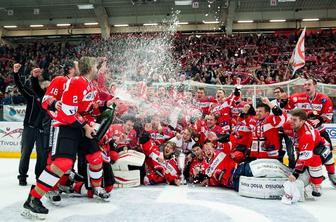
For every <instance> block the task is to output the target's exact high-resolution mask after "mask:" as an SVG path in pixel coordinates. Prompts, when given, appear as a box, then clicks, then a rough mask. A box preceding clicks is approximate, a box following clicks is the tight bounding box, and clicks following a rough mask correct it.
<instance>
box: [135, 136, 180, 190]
mask: <svg viewBox="0 0 336 222" xmlns="http://www.w3.org/2000/svg"><path fill="white" fill-rule="evenodd" d="M139 142H140V144H141V148H142V149H143V152H144V154H145V155H146V160H145V163H146V168H147V174H146V177H145V179H144V184H145V185H150V184H158V183H168V184H174V185H180V183H181V180H180V176H181V172H180V170H179V168H178V165H177V162H176V159H175V155H174V153H175V148H176V145H175V143H172V142H167V143H166V144H165V146H164V150H163V157H162V156H161V154H160V151H159V147H158V146H157V145H156V144H155V142H154V141H153V140H152V139H151V138H150V134H148V133H144V134H143V135H142V136H141V137H140V139H139Z"/></svg>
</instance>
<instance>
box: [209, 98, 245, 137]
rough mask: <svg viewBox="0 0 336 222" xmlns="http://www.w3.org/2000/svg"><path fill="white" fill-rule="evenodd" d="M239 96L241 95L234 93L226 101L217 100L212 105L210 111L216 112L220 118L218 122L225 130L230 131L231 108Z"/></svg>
mask: <svg viewBox="0 0 336 222" xmlns="http://www.w3.org/2000/svg"><path fill="white" fill-rule="evenodd" d="M238 98H239V96H234V95H233V93H232V94H231V95H230V96H229V97H227V98H226V99H225V100H224V102H220V103H218V102H216V103H212V104H211V105H210V113H213V114H215V115H216V116H217V117H218V119H217V123H218V125H220V126H221V127H223V131H224V132H225V133H226V132H229V131H230V130H231V128H230V126H231V120H232V115H231V109H232V106H233V104H234V103H235V101H236V100H237V99H238Z"/></svg>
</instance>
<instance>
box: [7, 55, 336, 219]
mask: <svg viewBox="0 0 336 222" xmlns="http://www.w3.org/2000/svg"><path fill="white" fill-rule="evenodd" d="M98 64H99V66H101V68H100V70H98V69H97V65H98ZM105 66H106V61H105V60H104V59H101V58H99V59H96V58H93V57H82V58H81V59H80V60H79V61H78V62H72V64H71V65H70V66H68V69H67V70H66V72H65V74H64V75H63V76H56V77H55V78H53V79H52V81H51V82H50V85H49V86H48V87H46V89H45V90H44V91H45V93H44V96H43V97H42V99H40V100H39V99H36V101H37V102H39V103H40V104H41V107H42V108H43V110H45V112H46V113H48V116H49V118H50V125H51V128H50V129H51V130H50V136H49V142H48V145H47V147H45V148H44V149H46V150H47V152H48V153H49V155H48V158H47V160H46V161H45V163H46V164H45V166H44V167H45V168H44V170H43V171H42V172H41V173H40V174H39V175H36V176H37V181H36V185H33V186H32V188H31V190H30V192H29V195H28V199H27V201H26V202H25V203H24V205H23V207H24V209H25V211H23V213H22V215H23V216H25V217H37V218H43V217H44V216H45V215H46V214H48V209H46V208H45V207H44V206H43V204H42V202H41V198H42V197H43V196H44V195H46V196H47V197H48V199H49V200H50V201H52V202H54V203H56V202H59V201H60V200H61V196H60V193H63V194H64V195H65V194H69V195H73V194H71V193H78V194H81V195H85V196H87V197H90V198H92V197H97V198H100V199H102V200H107V199H113V192H112V193H111V191H112V189H113V187H132V186H138V185H140V184H142V185H146V186H147V185H155V184H169V185H177V186H179V185H185V184H186V183H192V184H199V185H200V186H218V187H225V188H228V189H234V190H236V191H239V189H240V186H245V185H246V184H247V183H248V181H249V180H250V179H253V183H256V181H259V179H260V180H269V181H273V182H274V181H278V182H276V183H280V182H281V184H280V186H277V184H276V183H275V184H274V183H273V185H272V186H268V187H280V188H281V190H282V192H283V201H284V202H286V203H291V202H295V199H297V192H299V193H302V192H305V196H306V197H308V196H309V197H319V196H321V194H322V191H321V183H322V181H323V180H324V179H325V178H324V176H323V173H322V172H323V171H322V170H323V168H325V169H326V171H327V172H328V177H329V180H330V181H331V184H333V185H334V186H336V177H335V166H334V158H333V154H332V144H331V140H330V137H329V135H328V133H327V131H326V129H325V127H324V124H325V123H330V122H331V120H332V116H333V104H332V102H331V100H330V98H329V97H328V96H326V95H324V94H322V93H320V92H318V91H317V90H316V87H317V83H316V81H315V80H313V79H308V80H306V82H305V83H304V86H303V88H304V92H301V93H295V94H292V95H287V94H286V93H285V92H284V91H283V89H282V88H280V87H278V88H275V89H274V90H273V92H274V97H275V100H273V101H270V100H269V99H268V98H266V97H262V98H261V101H260V102H259V103H257V105H256V106H255V107H254V106H253V101H252V100H251V99H249V98H246V99H245V100H244V99H243V97H244V95H242V90H241V89H243V88H242V86H241V85H240V81H239V79H237V82H236V87H235V89H234V90H233V92H232V93H231V94H230V95H226V94H225V92H224V90H222V89H221V88H220V87H219V88H218V90H217V92H216V96H215V97H212V96H207V95H206V94H205V89H204V88H202V87H200V88H198V89H197V92H196V95H193V93H194V92H193V91H190V90H188V89H186V88H182V87H177V88H174V87H172V86H171V87H168V88H165V87H163V86H161V87H154V86H152V85H151V84H148V83H147V84H145V83H144V82H142V83H139V84H136V85H132V86H129V88H128V89H127V93H129V94H130V96H131V98H132V100H131V101H126V100H123V98H122V96H119V97H120V98H118V96H117V94H116V93H115V92H116V90H118V87H116V86H112V87H111V88H107V86H106V85H105V84H106V83H105V81H104V75H105V73H104V72H106V69H104V67H105ZM13 72H14V75H15V74H17V73H19V72H20V64H15V65H14V68H13ZM40 74H41V70H40V69H34V70H33V71H32V78H38V77H39V75H40ZM102 79H103V81H102ZM42 88H43V87H42ZM116 88H117V89H116ZM113 104H115V105H116V108H115V109H114V118H113V123H112V124H111V125H109V126H108V128H107V130H106V132H104V135H103V136H102V137H101V138H99V140H98V139H97V138H98V137H97V136H96V135H97V132H98V131H99V130H100V127H101V126H102V125H103V123H102V122H104V121H102V122H101V119H104V118H111V115H106V114H111V113H112V111H111V110H110V108H109V107H111V106H112V105H113ZM112 116H113V115H112ZM98 119H100V120H99V121H98ZM97 122H100V123H101V124H100V125H99V124H98V123H97ZM285 157H288V163H287V161H285V159H286V158H285ZM76 162H77V163H76ZM283 162H286V165H287V166H285V165H284V164H283ZM75 163H76V166H77V167H75V166H74V164H75ZM75 168H77V169H76V170H74V169H75ZM251 184H252V183H251ZM282 184H284V186H282ZM308 187H310V189H311V190H309V191H307V190H308V189H306V188H308ZM295 191H296V192H295ZM260 192H266V191H265V190H263V189H261V190H260ZM253 195H255V194H251V196H253ZM247 196H248V195H247ZM265 198H272V196H268V197H266V196H265ZM299 199H300V198H299ZM301 199H302V197H301Z"/></svg>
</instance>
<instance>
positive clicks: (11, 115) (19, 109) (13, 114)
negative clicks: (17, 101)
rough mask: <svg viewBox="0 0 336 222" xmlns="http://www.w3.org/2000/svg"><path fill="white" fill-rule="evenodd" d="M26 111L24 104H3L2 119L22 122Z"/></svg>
mask: <svg viewBox="0 0 336 222" xmlns="http://www.w3.org/2000/svg"><path fill="white" fill-rule="evenodd" d="M25 113H26V106H25V105H24V106H12V105H4V106H3V119H4V121H14V122H23V119H24V116H25Z"/></svg>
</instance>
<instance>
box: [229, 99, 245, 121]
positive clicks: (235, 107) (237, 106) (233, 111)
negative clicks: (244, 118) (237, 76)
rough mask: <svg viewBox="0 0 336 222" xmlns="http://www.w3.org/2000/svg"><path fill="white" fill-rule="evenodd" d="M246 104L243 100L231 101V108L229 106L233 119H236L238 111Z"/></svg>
mask: <svg viewBox="0 0 336 222" xmlns="http://www.w3.org/2000/svg"><path fill="white" fill-rule="evenodd" d="M246 104H248V103H247V102H245V101H240V102H233V104H232V108H231V116H232V119H233V120H237V119H238V117H239V115H240V113H241V112H242V110H243V108H244V106H245V105H246ZM232 125H233V123H232Z"/></svg>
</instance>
